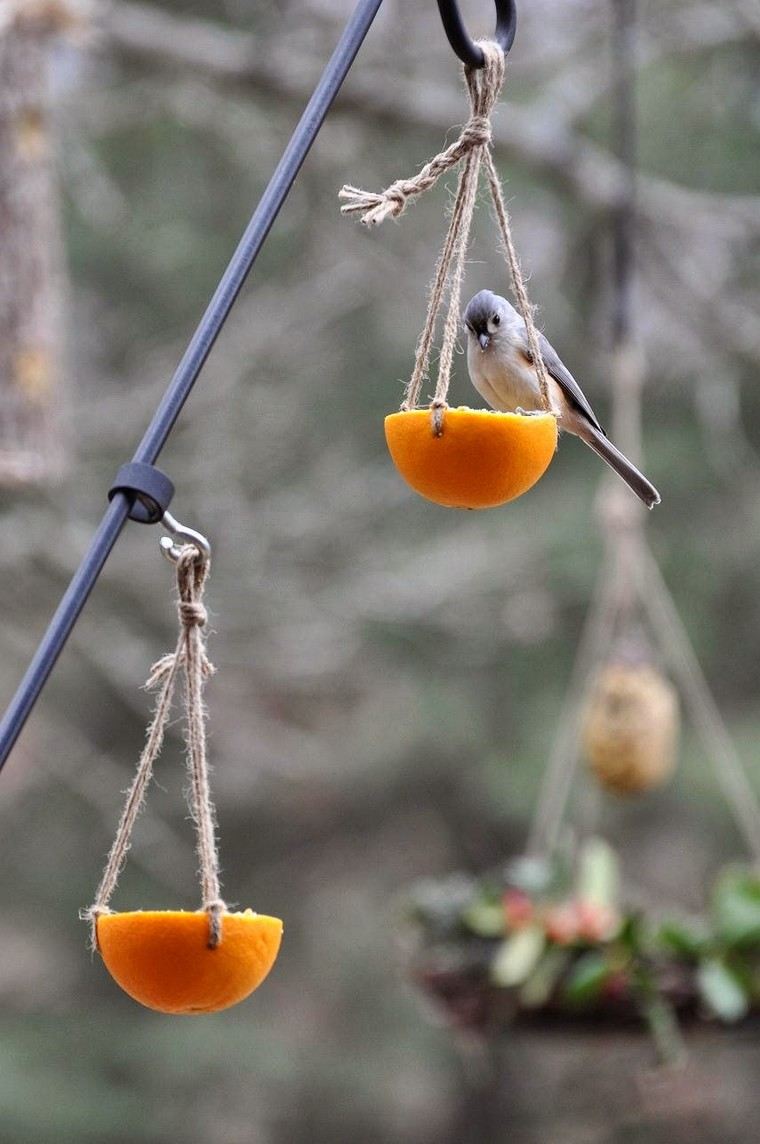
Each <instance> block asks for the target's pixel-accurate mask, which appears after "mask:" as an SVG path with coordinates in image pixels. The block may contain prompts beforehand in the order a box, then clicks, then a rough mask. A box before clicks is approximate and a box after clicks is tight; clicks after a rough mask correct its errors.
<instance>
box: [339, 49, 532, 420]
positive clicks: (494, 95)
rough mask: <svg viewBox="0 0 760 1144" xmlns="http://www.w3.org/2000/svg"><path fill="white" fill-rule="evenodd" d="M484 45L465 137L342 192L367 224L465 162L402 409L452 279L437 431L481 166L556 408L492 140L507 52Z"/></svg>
mask: <svg viewBox="0 0 760 1144" xmlns="http://www.w3.org/2000/svg"><path fill="white" fill-rule="evenodd" d="M479 46H480V48H481V49H482V51H483V61H484V62H483V66H482V67H480V68H470V67H466V66H465V68H464V78H465V83H466V84H467V90H468V93H469V96H470V118H469V119H468V120H467V122H466V123H465V125H464V127H463V128H462V131H461V134H460V135H459V138H458V139H457V140H456V141H455V142H454V143H452V144H451V145H450V146H449V147H447V148H446V150H445V151H441V152H440V154H438V155H436V156H435V158H433V159H431V160H430V162H429V163H426V164H425V166H424V167H423V168H422V169H421V170H420V171H419V173H418V174H417V175H415V176H414V177H413V178H410V179H397V180H396V182H395V183H391V185H390V186H389V187H387V189H386V190H384V191H381V192H380V193H375V192H371V191H362V190H360V189H359V188H358V187H353V186H344V187H343V188H342V189H341V190H340V192H339V196H338V197H339V198H341V199H346V200H347V201H346V203H345V205H344V206H342V207H341V213H342V214H346V215H350V214H359V215H361V221H362V222H363V223H364V224H365V226H369V227H371V226H377V225H378V224H379V223H381V222H384V221H385V219H387V218H398V217H399V215H401V214H403V212H404V210H405V209H406V206H407V204H408V202H409V200H410V199H411V198H413V197H414V196H416V195H420V194H423V193H424V192H425V191H429V190H430V189H431V188H432V187H434V186H435V184H436V183H437V181H438V179H439V178H440V176H441V175H442V174H443V173H444V172H445V171H448V170H450V169H451V168H452V167H455V166H457V165H458V164H459V165H460V172H459V181H458V184H457V190H456V194H455V196H454V203H453V206H452V208H451V221H450V223H449V229H448V233H447V234H446V238H445V240H444V243H443V247H442V249H441V253H440V255H439V257H438V264H437V266H436V271H435V277H434V278H433V282H432V285H431V287H430V294H429V297H428V309H427V316H426V319H425V325H424V327H423V329H422V333H421V335H420V339H419V341H418V343H417V351H416V354H415V360H414V368H413V370H412V375H411V377H410V379H409V382H408V384H407V387H406V391H405V394H404V400H403V402H402V405H401V408H402V410H409V409H413V408H415V407H416V406H417V403H418V401H419V398H420V393H421V391H422V386H423V384H424V383H425V381H426V380H427V379H428V377H429V374H430V355H431V352H432V346H433V338H434V335H435V327H436V323H437V320H438V314H439V312H440V310H441V307H442V305H443V301H444V296H445V294H446V288H447V286H448V292H449V306H448V312H447V314H446V320H445V323H444V328H443V338H442V341H441V352H440V358H439V362H438V376H437V379H436V386H435V393H434V395H433V399H432V403H431V410H432V416H433V432H434V433H435V434H436V436H440V435H441V433H442V432H443V416H444V410H445V408H446V396H447V394H448V391H449V384H450V382H451V367H452V363H453V358H454V347H455V345H456V338H457V331H458V328H459V307H460V299H461V293H462V282H463V279H464V269H465V260H466V256H467V248H468V245H469V240H470V230H471V228H472V218H473V214H474V211H475V201H476V198H477V191H478V180H479V176H480V168H481V165H482V166H483V167H484V168H485V172H486V177H487V181H488V188H489V191H490V193H491V199H492V201H493V206H494V212H495V214H496V221H497V224H498V227H499V233H500V236H501V242H502V247H503V251H504V255H505V257H506V260H507V265H508V267H509V273H510V279H511V282H512V291H513V295H514V298H515V301H516V302H517V306H518V309H519V311H520V313H521V314H522V317H523V321H524V322H525V330H526V334H527V338H528V346H529V349H530V355H531V358H532V360H533V363H534V365H535V368H536V374H537V376H538V383H539V387H540V391H541V404H542V406H543V408H544V410H546V411H549V412H550V411H551V403H550V400H549V382H548V378H547V374H546V367H545V366H544V362H543V358H542V356H541V347H540V342H539V335H538V331H537V330H536V325H535V320H534V309H533V306H532V305H531V303H530V300H529V298H528V293H527V290H526V288H525V280H524V278H523V274H522V270H521V267H520V260H519V258H518V257H517V251H516V249H515V244H514V241H513V239H512V229H511V226H510V221H509V213H508V211H507V207H506V203H505V201H504V191H503V189H502V186H501V180H500V179H499V176H498V173H497V171H496V167H495V164H494V159H493V150H492V146H491V141H492V137H493V133H492V129H491V112H492V111H493V107H494V104H495V103H496V100H497V99H498V97H499V94H500V92H501V89H502V87H503V85H504V77H505V73H506V60H505V56H504V52H503V51H502V49H501V48H500V47H499V45H498V44H496V43H493V42H491V41H489V40H481V41H479Z"/></svg>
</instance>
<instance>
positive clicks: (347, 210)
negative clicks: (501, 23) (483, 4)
mask: <svg viewBox="0 0 760 1144" xmlns="http://www.w3.org/2000/svg"><path fill="white" fill-rule="evenodd" d="M480 47H481V48H482V49H483V59H484V63H483V67H482V68H473V69H470V68H465V69H464V76H465V82H466V83H467V90H468V92H469V95H470V117H469V119H468V120H467V122H466V123H465V125H464V127H463V128H462V130H461V132H460V134H459V138H458V139H456V140H455V141H454V142H453V143H452V144H451V145H450V146H449V147H447V148H446V149H445V150H444V151H441V152H440V154H438V155H436V156H435V157H434V158H432V159H431V160H430V162H429V163H426V164H425V166H424V167H423V168H422V169H421V170H420V171H419V172H418V173H417V174H416V175H414V176H413V177H412V178H411V179H396V180H395V182H393V183H391V184H390V186H388V187H386V189H385V190H384V191H377V192H376V191H363V190H361V189H360V188H359V187H354V186H350V185H346V186H344V187H342V188H341V190H340V191H339V192H338V198H340V199H345V200H346V202H345V204H344V205H343V206H342V207H341V208H340V210H341V214H358V215H360V217H361V221H362V222H363V223H364V225H365V226H377V225H378V224H379V223H381V222H384V221H385V219H387V218H394V219H395V218H398V217H399V215H401V214H402V213H403V211H404V210H405V208H406V205H407V203H408V201H409V199H411V198H413V197H414V196H415V195H421V194H422V193H423V192H424V191H429V190H430V189H431V187H433V186H434V185H435V183H436V182H437V181H438V179H439V178H440V176H441V175H443V174H444V172H446V171H448V170H450V169H451V168H452V167H455V166H456V165H457V163H459V162H460V160H462V159H464V158H465V157H466V156H467V155H470V154H472V153H473V152H474V151H476V150H477V149H478V148H480V149H485V148H487V147H489V146H490V145H491V140H492V132H491V123H490V115H491V112H492V111H493V107H494V104H495V103H496V100H497V99H498V97H499V92H500V91H501V89H502V86H503V84H504V76H505V71H506V62H505V57H504V52H503V51H502V49H501V48H500V47H499V45H498V44H495V43H493V42H491V41H490V40H483V41H480Z"/></svg>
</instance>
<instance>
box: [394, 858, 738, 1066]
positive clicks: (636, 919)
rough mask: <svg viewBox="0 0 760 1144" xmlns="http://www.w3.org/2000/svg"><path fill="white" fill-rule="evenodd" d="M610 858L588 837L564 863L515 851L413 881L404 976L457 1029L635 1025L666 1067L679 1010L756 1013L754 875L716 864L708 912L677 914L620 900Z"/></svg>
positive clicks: (675, 1046) (726, 1017) (713, 1014)
mask: <svg viewBox="0 0 760 1144" xmlns="http://www.w3.org/2000/svg"><path fill="white" fill-rule="evenodd" d="M617 866H618V859H617V855H616V854H615V852H614V851H613V850H612V849H611V848H610V847H609V846H608V845H607V844H606V843H603V842H602V841H601V840H600V839H593V838H592V839H590V840H589V841H588V843H587V844H586V846H585V847H584V848H583V850H582V851H581V854H580V859H579V862H578V864H577V868H576V870H574V871H573V870H568V868H567V867H566V866H565V865H564V864H563V863H562V862H561V861H556V860H555V861H554V862H553V863H547V862H545V861H543V860H537V859H530V860H525V859H517V860H515V861H513V862H510V863H508V865H507V867H506V869H505V870H504V871H503V872H499V873H495V874H493V875H491V876H487V877H483V878H481V879H472V878H469V877H467V876H465V875H452V876H450V877H449V878H448V879H445V880H441V881H433V880H426V881H424V882H420V883H418V884H417V885H416V886H413V887H412V888H411V889H410V891H409V892H408V894H407V896H406V898H405V902H404V910H403V918H404V921H403V928H402V930H401V934H402V937H403V949H404V958H405V963H406V968H407V972H408V973H409V975H410V977H411V979H412V980H413V981H414V983H415V984H416V985H417V986H418V987H419V988H420V989H421V990H422V991H423V992H424V993H425V994H426V995H427V996H428V997H429V998H431V999H432V1000H433V1001H434V1002H435V1005H436V1007H437V1008H438V1009H439V1010H440V1011H441V1012H443V1013H444V1014H445V1016H446V1018H447V1019H448V1020H449V1021H450V1022H451V1024H452V1025H453V1026H455V1027H458V1028H465V1029H468V1030H470V1031H473V1032H475V1031H482V1032H486V1031H491V1032H493V1031H494V1030H496V1029H505V1028H508V1027H510V1026H512V1025H514V1024H515V1023H516V1022H520V1021H521V1020H525V1021H528V1020H530V1021H532V1022H533V1023H534V1024H535V1022H536V1021H537V1020H539V1019H540V1018H541V1017H542V1016H543V1017H545V1018H547V1019H551V1020H552V1021H555V1022H557V1021H563V1020H564V1021H568V1022H577V1021H579V1020H581V1019H585V1020H587V1021H596V1022H598V1023H604V1022H605V1021H606V1020H607V1021H610V1020H611V1021H613V1022H615V1023H616V1024H618V1023H619V1022H620V1021H627V1022H632V1021H638V1022H641V1023H642V1024H644V1025H646V1026H648V1028H649V1030H650V1033H651V1035H652V1037H653V1039H654V1042H655V1046H656V1048H657V1051H658V1055H659V1057H660V1060H661V1061H662V1062H663V1063H671V1064H674V1063H677V1062H680V1061H682V1060H683V1058H684V1054H685V1048H684V1043H683V1040H682V1037H681V1034H680V1032H679V1026H678V1023H677V1021H676V1014H677V1015H678V1016H679V1017H681V1018H688V1019H690V1020H694V1019H700V1020H703V1021H708V1022H709V1021H717V1022H721V1023H723V1024H726V1025H730V1024H735V1023H736V1022H738V1021H741V1020H743V1019H744V1018H746V1017H748V1016H750V1015H751V1014H752V1013H753V1012H757V1010H758V998H759V997H760V992H758V984H759V983H760V877H759V876H758V874H757V872H753V871H750V870H747V869H744V868H742V867H737V866H731V867H727V868H726V869H725V870H724V871H722V873H720V875H719V876H718V878H717V880H716V882H715V885H714V887H713V890H712V892H711V895H710V901H709V908H708V910H707V911H706V912H705V914H703V915H701V916H698V917H693V916H692V917H684V916H683V914H679V913H677V912H675V911H667V910H663V911H661V912H659V913H653V912H647V913H644V912H642V910H641V909H640V908H633V907H630V906H627V905H626V904H625V901H624V900H621V898H620V896H619V891H618V881H619V878H618V870H617Z"/></svg>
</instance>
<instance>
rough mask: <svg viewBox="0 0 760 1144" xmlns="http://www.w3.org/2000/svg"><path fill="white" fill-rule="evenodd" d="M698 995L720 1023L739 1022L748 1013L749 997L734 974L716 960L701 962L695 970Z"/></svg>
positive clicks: (709, 959)
mask: <svg viewBox="0 0 760 1144" xmlns="http://www.w3.org/2000/svg"><path fill="white" fill-rule="evenodd" d="M697 985H698V986H699V994H700V996H701V998H702V1000H703V1001H704V1003H705V1005H706V1006H707V1008H708V1009H709V1010H710V1012H711V1013H714V1014H715V1016H716V1017H720V1019H721V1021H740V1020H741V1019H742V1017H746V1015H747V1012H748V1011H749V997H748V996H747V994H746V992H745V991H744V988H743V986H742V984H741V982H740V981H739V979H738V977H737V976H736V974H735V973H732V971H731V970H730V969H729V968H728V966H727V965H725V964H724V962H722V961H718V960H717V958H714V957H713V958H708V959H707V960H706V961H703V962H702V963H701V965H700V966H699V969H698V970H697Z"/></svg>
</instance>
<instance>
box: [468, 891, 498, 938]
mask: <svg viewBox="0 0 760 1144" xmlns="http://www.w3.org/2000/svg"><path fill="white" fill-rule="evenodd" d="M462 921H463V922H464V924H465V925H466V926H467V928H468V929H469V930H472V932H473V933H476V934H477V935H478V937H502V936H503V934H504V930H505V922H504V906H503V905H502V903H501V902H493V901H486V900H485V899H482V898H481V899H480V900H479V901H476V902H473V903H472V905H471V906H469V907H468V908H467V909H466V910H465V911H464V914H463V915H462Z"/></svg>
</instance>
